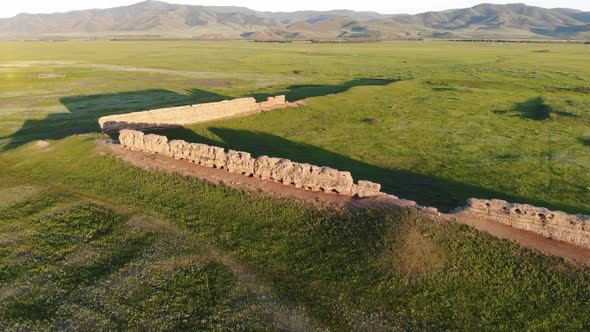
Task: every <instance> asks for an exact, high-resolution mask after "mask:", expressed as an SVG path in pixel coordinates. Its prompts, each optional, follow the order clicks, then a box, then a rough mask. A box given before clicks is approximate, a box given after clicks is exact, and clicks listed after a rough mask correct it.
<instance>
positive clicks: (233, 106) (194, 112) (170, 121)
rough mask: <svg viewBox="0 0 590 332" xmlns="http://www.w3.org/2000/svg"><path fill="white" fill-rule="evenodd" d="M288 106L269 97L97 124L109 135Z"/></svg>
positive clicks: (139, 114) (109, 118)
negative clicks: (257, 100)
mask: <svg viewBox="0 0 590 332" xmlns="http://www.w3.org/2000/svg"><path fill="white" fill-rule="evenodd" d="M290 105H291V104H289V103H288V102H287V101H286V99H285V96H276V97H269V98H267V101H265V102H261V103H257V102H256V99H254V98H239V99H234V100H224V101H220V102H216V103H207V104H198V105H189V106H179V107H169V108H161V109H155V110H150V111H143V112H134V113H127V114H117V115H110V116H105V117H102V118H100V119H99V120H98V123H99V124H100V128H101V129H102V130H103V131H104V132H108V133H116V132H119V131H120V130H122V129H134V130H146V129H158V128H170V127H175V126H183V125H187V124H194V123H200V122H209V121H214V120H219V119H224V118H230V117H235V116H240V115H247V114H252V113H256V112H261V111H268V110H272V109H277V108H283V107H287V106H290Z"/></svg>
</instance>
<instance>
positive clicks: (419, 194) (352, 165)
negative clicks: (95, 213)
mask: <svg viewBox="0 0 590 332" xmlns="http://www.w3.org/2000/svg"><path fill="white" fill-rule="evenodd" d="M208 129H209V131H210V132H211V133H213V134H215V135H216V136H218V137H219V138H220V139H221V140H222V141H221V142H220V141H216V140H212V139H209V138H207V137H204V136H202V135H199V134H197V133H195V132H193V131H191V130H189V129H186V128H182V127H181V128H175V129H168V130H163V131H158V132H157V134H158V135H164V136H167V137H168V138H169V139H171V140H172V139H182V140H185V141H187V142H194V143H203V144H208V145H213V146H221V147H224V148H226V149H233V150H240V151H246V152H250V153H251V154H252V156H253V157H258V156H261V155H267V156H270V157H280V158H286V159H290V160H293V161H296V162H300V163H309V164H313V165H318V166H329V167H332V168H335V169H338V170H341V171H350V172H351V173H352V176H353V178H355V179H365V180H369V181H373V182H377V183H380V184H381V185H382V186H383V187H382V191H383V192H386V193H388V194H393V195H396V196H398V197H400V198H404V199H410V200H413V201H416V202H417V203H418V204H420V205H428V206H433V207H436V208H438V209H439V210H441V211H443V212H448V211H451V210H453V209H455V208H457V207H460V206H464V205H465V204H466V202H467V199H469V198H472V197H477V198H486V199H503V200H507V201H510V202H514V203H527V204H533V205H536V206H542V207H547V208H549V209H554V210H563V211H565V212H571V213H588V212H590V211H587V210H580V208H578V207H573V206H568V205H560V204H552V203H549V202H545V201H541V200H534V199H529V198H523V197H519V196H515V195H510V194H506V193H502V192H498V191H495V190H490V189H487V188H483V187H479V186H475V185H470V184H465V183H461V182H458V181H452V180H448V179H441V178H437V177H433V176H428V175H423V174H419V173H414V172H410V171H406V170H397V169H389V168H384V167H380V166H376V165H371V164H369V163H366V162H363V161H359V160H355V159H352V158H350V157H347V156H344V155H341V154H338V153H335V152H332V151H329V150H326V149H323V148H321V147H317V146H313V145H310V144H306V143H300V142H293V141H290V140H288V139H285V138H283V137H279V136H276V135H272V134H269V133H264V132H253V131H247V130H235V129H228V128H220V127H209V128H208Z"/></svg>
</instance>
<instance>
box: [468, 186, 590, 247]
mask: <svg viewBox="0 0 590 332" xmlns="http://www.w3.org/2000/svg"><path fill="white" fill-rule="evenodd" d="M462 212H464V213H467V214H472V215H476V216H485V217H488V218H491V219H493V220H496V221H498V222H500V223H502V224H505V225H509V226H512V227H514V228H518V229H522V230H525V231H530V232H533V233H537V234H540V235H543V236H545V237H547V238H550V239H555V240H559V241H563V242H568V243H571V244H574V245H576V246H579V247H584V248H589V249H590V216H586V215H571V214H567V213H564V212H560V211H550V210H548V209H546V208H540V207H535V206H532V205H527V204H515V203H509V202H506V201H502V200H498V199H492V200H483V199H475V198H470V199H469V200H468V202H467V206H466V207H465V208H464V209H463V210H462Z"/></svg>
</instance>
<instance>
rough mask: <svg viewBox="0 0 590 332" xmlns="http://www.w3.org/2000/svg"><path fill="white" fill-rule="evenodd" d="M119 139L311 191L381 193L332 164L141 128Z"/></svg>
mask: <svg viewBox="0 0 590 332" xmlns="http://www.w3.org/2000/svg"><path fill="white" fill-rule="evenodd" d="M119 141H120V143H121V145H122V146H124V147H125V148H128V149H131V150H135V151H142V152H149V153H158V154H162V155H165V156H168V157H172V158H175V159H179V160H187V161H190V162H192V163H195V164H198V165H201V166H205V167H214V168H220V169H225V170H227V171H229V172H233V173H240V174H243V175H245V176H254V177H257V178H260V179H263V180H273V181H276V182H281V183H283V184H285V185H293V186H295V187H297V188H303V189H307V190H312V191H323V192H332V193H337V194H340V195H348V196H359V197H373V196H379V195H382V193H381V185H380V184H377V183H373V182H370V181H359V182H358V183H357V184H355V183H354V181H353V178H352V175H351V174H350V172H343V171H339V170H336V169H333V168H329V167H319V166H315V165H310V164H302V163H297V162H293V161H291V160H288V159H283V158H273V157H267V156H261V157H258V158H253V157H252V156H251V155H250V153H248V152H243V151H234V150H229V151H227V152H226V151H225V150H224V149H223V148H220V147H216V146H210V145H206V144H199V143H188V142H185V141H181V140H173V141H168V138H167V137H165V136H160V135H154V134H148V135H146V134H144V133H143V132H141V131H136V130H130V129H123V130H121V132H120V134H119Z"/></svg>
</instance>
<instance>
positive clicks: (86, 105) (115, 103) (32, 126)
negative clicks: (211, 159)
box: [0, 89, 228, 151]
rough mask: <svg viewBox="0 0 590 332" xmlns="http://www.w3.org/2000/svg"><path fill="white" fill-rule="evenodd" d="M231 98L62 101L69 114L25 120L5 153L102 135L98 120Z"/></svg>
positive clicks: (138, 95)
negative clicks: (42, 142)
mask: <svg viewBox="0 0 590 332" xmlns="http://www.w3.org/2000/svg"><path fill="white" fill-rule="evenodd" d="M224 99H228V97H226V96H222V95H219V94H216V93H212V92H208V91H204V90H198V89H193V90H189V91H188V93H187V94H180V93H177V92H174V91H169V90H163V89H156V90H144V91H133V92H122V93H109V94H98V95H89V96H75V97H64V98H61V99H60V101H61V103H62V104H63V105H64V106H65V107H66V108H67V109H68V110H69V113H57V114H49V115H48V116H47V117H46V118H44V119H40V120H35V119H33V120H26V121H25V123H24V124H23V125H22V127H21V128H20V129H19V130H18V131H17V132H15V133H14V134H12V135H10V136H7V137H0V139H9V142H8V144H6V145H5V146H3V147H2V151H6V150H10V149H14V148H17V147H19V146H21V145H24V144H26V143H28V142H31V141H34V140H45V139H62V138H66V137H68V136H71V135H76V134H84V133H90V132H100V127H99V125H98V118H100V117H102V116H105V115H111V114H121V113H129V112H138V111H145V110H149V109H154V108H161V107H172V106H180V105H187V104H195V103H207V102H214V101H220V100H224Z"/></svg>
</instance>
